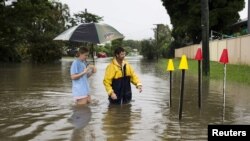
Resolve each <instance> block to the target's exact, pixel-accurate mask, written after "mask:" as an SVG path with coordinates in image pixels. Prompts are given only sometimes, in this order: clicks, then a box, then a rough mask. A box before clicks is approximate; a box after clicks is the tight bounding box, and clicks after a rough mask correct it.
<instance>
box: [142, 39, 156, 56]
mask: <svg viewBox="0 0 250 141" xmlns="http://www.w3.org/2000/svg"><path fill="white" fill-rule="evenodd" d="M141 46H142V49H141V53H142V55H143V57H145V58H147V59H148V60H152V59H154V57H155V55H156V51H155V48H154V41H153V40H151V39H149V40H143V41H141Z"/></svg>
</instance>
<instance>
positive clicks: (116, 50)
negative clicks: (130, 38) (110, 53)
mask: <svg viewBox="0 0 250 141" xmlns="http://www.w3.org/2000/svg"><path fill="white" fill-rule="evenodd" d="M124 51H125V50H124V48H122V47H118V48H116V49H115V52H114V54H115V55H118V54H120V53H121V52H124Z"/></svg>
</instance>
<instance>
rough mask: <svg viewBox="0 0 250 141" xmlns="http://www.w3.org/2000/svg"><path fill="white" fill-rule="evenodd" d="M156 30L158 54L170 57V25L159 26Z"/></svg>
mask: <svg viewBox="0 0 250 141" xmlns="http://www.w3.org/2000/svg"><path fill="white" fill-rule="evenodd" d="M153 30H154V36H155V39H156V41H155V42H154V43H156V44H155V46H157V49H156V54H158V55H162V56H163V57H168V56H169V55H168V46H169V44H170V42H171V38H172V35H171V30H170V28H169V26H168V25H164V24H158V25H157V27H156V28H154V29H153Z"/></svg>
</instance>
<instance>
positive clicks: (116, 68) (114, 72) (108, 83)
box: [103, 58, 142, 95]
mask: <svg viewBox="0 0 250 141" xmlns="http://www.w3.org/2000/svg"><path fill="white" fill-rule="evenodd" d="M124 65H126V76H128V77H130V82H131V83H132V84H134V85H135V86H136V87H138V86H141V85H142V84H141V82H140V80H139V78H138V76H137V75H136V73H135V72H134V69H133V68H132V66H131V65H130V64H129V63H128V62H126V61H123V63H122V66H121V65H119V64H118V62H117V61H116V59H115V58H114V59H113V60H112V62H111V63H110V64H109V65H108V66H107V68H106V72H105V76H104V80H103V84H104V86H105V88H106V91H107V93H108V95H110V94H111V93H112V92H114V90H113V88H112V81H113V80H114V79H119V78H122V77H123V73H122V71H123V70H122V68H123V66H124Z"/></svg>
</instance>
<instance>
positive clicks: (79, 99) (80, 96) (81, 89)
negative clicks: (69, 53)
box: [70, 47, 96, 105]
mask: <svg viewBox="0 0 250 141" xmlns="http://www.w3.org/2000/svg"><path fill="white" fill-rule="evenodd" d="M88 55H89V50H88V49H87V48H85V47H80V48H79V50H78V52H77V55H76V56H77V59H75V60H74V61H73V63H72V64H71V68H70V75H71V79H72V95H73V98H74V100H75V102H76V104H77V105H83V104H87V103H89V102H90V101H91V98H90V95H89V92H90V87H89V83H88V78H89V77H90V76H91V75H92V74H93V73H95V72H96V68H95V66H94V65H88V64H87V61H86V60H87V58H88Z"/></svg>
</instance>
